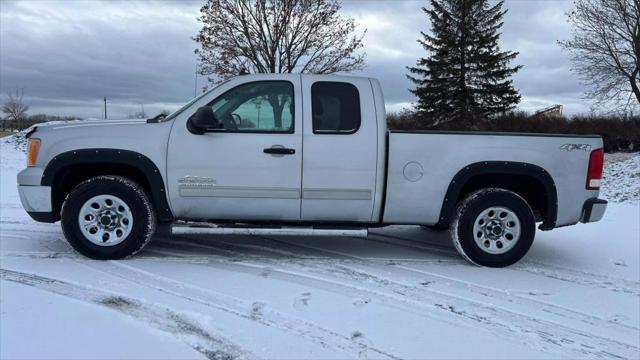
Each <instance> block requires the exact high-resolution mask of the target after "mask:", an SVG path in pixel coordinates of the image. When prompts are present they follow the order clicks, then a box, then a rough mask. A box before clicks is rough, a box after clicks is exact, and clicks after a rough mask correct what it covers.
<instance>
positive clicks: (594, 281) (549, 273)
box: [373, 233, 640, 297]
mask: <svg viewBox="0 0 640 360" xmlns="http://www.w3.org/2000/svg"><path fill="white" fill-rule="evenodd" d="M373 235H374V236H376V237H378V238H379V240H376V241H382V242H384V241H385V240H384V238H389V240H387V241H386V242H387V243H389V244H392V245H394V244H395V245H398V246H406V247H410V248H415V249H423V250H425V251H444V250H442V249H446V248H445V247H444V246H442V247H441V246H438V245H432V244H425V243H423V242H421V241H418V240H414V239H407V238H403V237H399V236H394V235H386V234H382V233H373ZM394 240H397V241H401V242H408V243H411V245H401V244H398V243H397V242H395V241H394ZM508 269H509V270H514V271H524V272H528V273H531V274H534V275H538V276H543V277H547V278H550V279H554V280H560V281H566V282H570V283H573V284H578V285H583V286H588V287H599V288H602V289H607V290H610V291H613V292H622V293H626V294H632V295H635V296H639V297H640V282H637V281H631V280H626V279H621V278H614V277H610V276H605V275H600V274H595V273H590V272H586V271H581V270H576V269H570V268H566V267H560V266H557V265H551V264H545V263H540V262H535V261H532V260H526V259H525V260H522V261H520V262H519V263H517V264H515V265H512V266H511V267H509V268H508Z"/></svg>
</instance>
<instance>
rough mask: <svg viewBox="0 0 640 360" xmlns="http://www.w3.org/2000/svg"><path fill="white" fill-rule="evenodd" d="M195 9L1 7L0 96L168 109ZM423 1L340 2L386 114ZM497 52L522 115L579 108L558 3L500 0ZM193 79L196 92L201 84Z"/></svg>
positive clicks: (178, 96) (181, 84)
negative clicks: (515, 68) (356, 31)
mask: <svg viewBox="0 0 640 360" xmlns="http://www.w3.org/2000/svg"><path fill="white" fill-rule="evenodd" d="M201 4H202V2H200V1H195V2H182V1H158V2H124V1H122V2H114V1H108V2H87V1H60V2H54V1H26V2H7V1H2V2H0V91H1V92H2V94H5V93H6V92H8V91H11V90H12V89H15V88H24V89H25V98H27V100H28V101H29V103H30V105H31V111H30V112H31V113H36V112H46V113H51V114H58V115H79V116H83V117H100V116H101V114H102V97H103V96H107V97H108V98H109V109H110V114H111V115H112V116H113V117H119V116H125V115H127V114H130V113H133V112H136V111H139V110H140V108H141V107H142V106H144V108H145V110H146V111H147V113H148V114H149V115H152V114H153V113H155V112H158V111H160V110H162V109H173V108H176V107H178V106H179V105H180V104H181V103H183V102H185V101H187V100H188V99H189V98H190V97H192V96H193V94H194V70H195V63H196V57H195V55H194V54H193V50H194V49H195V48H196V43H195V42H194V41H192V40H191V37H192V36H194V35H195V34H196V32H197V31H198V29H199V27H200V25H199V23H198V21H197V20H196V18H197V16H198V14H199V7H200V6H201ZM424 5H426V1H345V2H344V9H343V10H344V12H345V14H347V15H349V16H353V17H355V18H356V19H357V21H358V22H359V23H360V24H361V28H367V29H368V32H367V35H366V38H365V51H366V52H367V60H368V66H367V68H366V69H365V70H364V71H363V72H362V73H361V74H362V75H367V76H373V77H377V78H379V79H380V81H381V83H382V85H383V88H384V92H385V97H386V101H387V107H388V108H389V109H393V110H395V109H399V108H401V107H403V106H406V105H408V104H409V103H411V102H412V101H414V99H413V96H412V95H411V94H410V93H409V91H408V89H409V88H410V87H411V83H410V82H409V81H408V80H407V79H406V77H405V74H406V69H405V67H406V66H411V65H413V64H414V63H415V61H416V59H417V58H418V57H421V56H424V51H423V50H422V48H421V47H420V46H419V45H418V44H417V43H416V39H418V38H419V36H420V31H428V30H429V24H428V21H427V18H426V16H425V15H424V14H423V13H422V11H421V10H420V7H421V6H424ZM505 5H506V7H508V8H509V13H508V14H507V16H506V18H505V25H504V28H503V33H504V35H503V38H502V40H503V41H502V42H503V48H505V49H508V50H514V51H519V52H520V55H519V57H518V59H517V60H516V63H517V64H523V65H525V68H524V69H523V70H521V72H520V73H519V74H517V76H516V77H515V84H516V87H518V88H519V89H520V90H521V92H522V95H523V102H522V104H521V105H522V108H524V109H528V110H533V109H536V108H540V107H544V106H546V105H549V104H553V103H562V104H564V105H565V109H567V111H568V112H570V113H576V112H584V111H587V110H588V103H586V102H584V101H583V100H581V96H582V95H581V94H582V93H583V91H584V88H583V87H582V86H581V85H580V83H579V82H578V80H577V79H576V78H575V76H574V75H573V74H572V73H571V72H570V70H569V65H570V64H569V62H568V58H567V56H566V54H564V53H563V52H562V51H561V50H560V48H559V47H558V45H557V43H556V41H557V40H558V39H564V38H567V37H568V36H569V28H568V25H567V24H566V21H565V17H564V12H565V11H566V10H568V9H569V8H570V6H571V4H570V3H569V2H562V1H507V3H506V4H505ZM202 83H203V79H200V85H203V84H202Z"/></svg>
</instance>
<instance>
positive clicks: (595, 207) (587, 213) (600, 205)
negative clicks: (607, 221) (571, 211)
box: [580, 198, 607, 223]
mask: <svg viewBox="0 0 640 360" xmlns="http://www.w3.org/2000/svg"><path fill="white" fill-rule="evenodd" d="M606 210H607V200H602V199H598V198H591V199H588V200H587V201H585V202H584V205H583V206H582V218H581V219H580V222H583V223H589V222H596V221H600V220H601V219H602V217H603V216H604V212H605V211H606Z"/></svg>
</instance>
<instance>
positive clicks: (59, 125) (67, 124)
mask: <svg viewBox="0 0 640 360" xmlns="http://www.w3.org/2000/svg"><path fill="white" fill-rule="evenodd" d="M146 122H147V120H146V119H122V120H69V121H50V122H46V123H40V124H36V125H34V127H35V128H38V129H55V130H58V129H65V128H75V127H78V126H113V125H127V124H144V123H146Z"/></svg>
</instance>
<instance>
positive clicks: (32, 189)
mask: <svg viewBox="0 0 640 360" xmlns="http://www.w3.org/2000/svg"><path fill="white" fill-rule="evenodd" d="M18 193H19V194H20V201H21V202H22V207H24V209H25V210H26V211H27V212H51V187H50V186H29V185H19V186H18Z"/></svg>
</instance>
